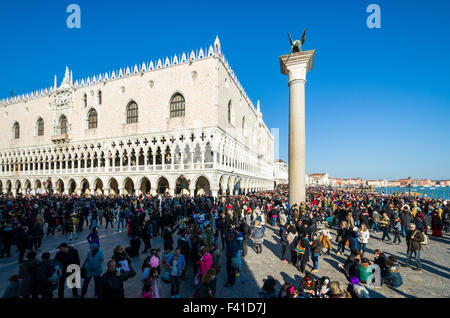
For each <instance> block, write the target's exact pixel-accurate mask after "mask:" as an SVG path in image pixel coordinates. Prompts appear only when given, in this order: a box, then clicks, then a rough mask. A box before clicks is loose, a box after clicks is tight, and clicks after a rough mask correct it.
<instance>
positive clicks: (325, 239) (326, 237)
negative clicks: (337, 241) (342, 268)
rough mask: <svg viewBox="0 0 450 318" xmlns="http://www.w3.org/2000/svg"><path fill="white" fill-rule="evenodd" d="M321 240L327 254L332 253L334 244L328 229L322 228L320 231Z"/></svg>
mask: <svg viewBox="0 0 450 318" xmlns="http://www.w3.org/2000/svg"><path fill="white" fill-rule="evenodd" d="M320 242H321V243H322V245H323V247H324V248H325V249H326V255H331V251H332V250H333V245H331V234H330V231H329V230H327V229H322V230H321V231H320Z"/></svg>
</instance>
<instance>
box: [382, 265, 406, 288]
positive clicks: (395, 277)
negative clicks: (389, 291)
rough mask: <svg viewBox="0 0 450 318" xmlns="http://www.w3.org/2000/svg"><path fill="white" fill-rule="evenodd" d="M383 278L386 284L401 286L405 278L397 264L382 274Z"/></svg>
mask: <svg viewBox="0 0 450 318" xmlns="http://www.w3.org/2000/svg"><path fill="white" fill-rule="evenodd" d="M382 278H383V280H384V281H385V283H386V284H388V285H391V286H393V287H400V286H401V285H402V284H403V279H402V276H401V275H400V270H399V268H398V267H397V266H392V267H389V268H388V270H387V271H386V273H385V274H384V275H383V274H382Z"/></svg>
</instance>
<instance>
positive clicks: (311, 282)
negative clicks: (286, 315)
mask: <svg viewBox="0 0 450 318" xmlns="http://www.w3.org/2000/svg"><path fill="white" fill-rule="evenodd" d="M300 286H301V291H302V292H303V295H304V296H305V297H309V298H312V297H313V296H315V294H316V280H315V279H314V278H313V277H312V275H311V273H309V272H306V274H305V277H303V279H302V281H301V282H300Z"/></svg>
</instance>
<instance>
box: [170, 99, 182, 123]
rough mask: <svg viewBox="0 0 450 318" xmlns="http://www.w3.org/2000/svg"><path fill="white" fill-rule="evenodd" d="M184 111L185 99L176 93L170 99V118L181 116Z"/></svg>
mask: <svg viewBox="0 0 450 318" xmlns="http://www.w3.org/2000/svg"><path fill="white" fill-rule="evenodd" d="M184 111H185V100H184V97H183V95H181V94H180V93H176V94H175V95H173V96H172V98H171V99H170V118H174V117H183V116H184Z"/></svg>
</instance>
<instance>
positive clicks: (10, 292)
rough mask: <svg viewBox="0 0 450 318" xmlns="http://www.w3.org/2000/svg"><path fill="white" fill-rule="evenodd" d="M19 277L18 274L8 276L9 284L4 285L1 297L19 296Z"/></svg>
mask: <svg viewBox="0 0 450 318" xmlns="http://www.w3.org/2000/svg"><path fill="white" fill-rule="evenodd" d="M19 290H20V279H19V275H17V274H15V275H12V276H11V277H9V285H8V287H6V290H5V292H4V293H3V296H2V298H19Z"/></svg>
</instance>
